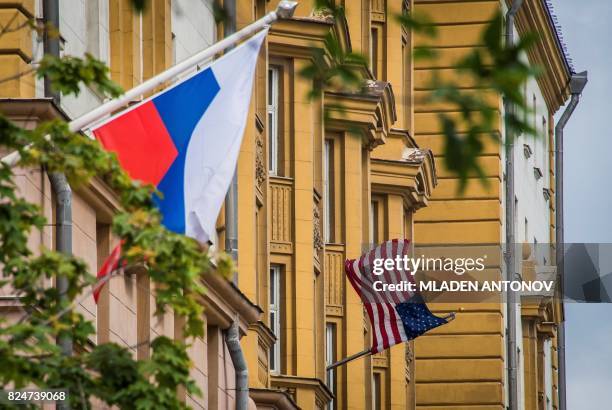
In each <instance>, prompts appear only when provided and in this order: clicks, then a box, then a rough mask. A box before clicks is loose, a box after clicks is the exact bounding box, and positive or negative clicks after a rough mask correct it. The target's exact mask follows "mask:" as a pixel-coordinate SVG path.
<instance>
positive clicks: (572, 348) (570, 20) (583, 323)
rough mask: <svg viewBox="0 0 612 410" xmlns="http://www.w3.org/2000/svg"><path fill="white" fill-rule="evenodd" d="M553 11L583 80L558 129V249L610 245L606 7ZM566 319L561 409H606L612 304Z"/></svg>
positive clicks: (588, 4)
mask: <svg viewBox="0 0 612 410" xmlns="http://www.w3.org/2000/svg"><path fill="white" fill-rule="evenodd" d="M553 4H554V6H555V11H556V14H557V16H558V17H559V22H560V23H561V26H562V32H563V35H564V38H565V42H566V43H567V46H568V50H569V53H570V55H571V57H572V58H573V60H574V65H575V67H576V70H577V71H582V70H588V72H589V83H588V85H587V86H586V88H585V90H584V93H583V98H582V101H581V102H580V104H579V106H578V108H577V109H576V111H575V112H574V115H573V117H572V118H571V119H570V122H569V123H568V125H567V127H566V128H565V155H564V159H565V185H564V186H565V241H566V242H568V243H569V242H589V243H611V242H612V217H610V211H611V210H612V158H610V157H611V156H612V131H611V130H610V124H612V121H611V120H612V101H611V99H612V80H611V78H610V76H611V75H612V70H611V69H610V68H612V24H610V22H612V1H609V0H580V1H576V0H553ZM562 110H563V108H561V110H560V112H561V111H562ZM608 249H610V248H609V247H608ZM607 256H608V257H609V256H610V255H607ZM566 319H567V322H566V328H567V344H566V346H567V347H566V352H567V353H566V354H567V394H568V396H567V399H568V409H570V410H574V409H579V410H591V409H593V410H595V409H596V410H600V409H610V408H612V404H611V403H612V304H575V303H572V304H567V305H566Z"/></svg>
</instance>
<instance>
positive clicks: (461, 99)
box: [428, 14, 539, 192]
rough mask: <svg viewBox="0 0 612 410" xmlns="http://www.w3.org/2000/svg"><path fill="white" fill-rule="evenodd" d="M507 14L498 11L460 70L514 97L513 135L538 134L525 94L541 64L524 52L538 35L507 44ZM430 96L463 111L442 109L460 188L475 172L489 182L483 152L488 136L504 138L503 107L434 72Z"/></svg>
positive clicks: (509, 128)
mask: <svg viewBox="0 0 612 410" xmlns="http://www.w3.org/2000/svg"><path fill="white" fill-rule="evenodd" d="M502 33H503V19H502V16H501V14H496V15H495V16H494V18H493V20H492V21H491V22H490V24H489V25H488V26H487V27H486V29H485V30H484V31H483V33H482V43H483V45H484V47H482V48H474V49H472V50H471V51H470V52H469V53H468V54H467V55H466V56H465V57H464V58H462V59H460V60H459V61H457V62H456V64H455V66H456V67H457V68H456V69H457V71H458V73H460V74H461V75H462V76H464V78H467V79H468V81H470V82H473V83H475V84H478V87H479V88H480V89H482V90H491V91H494V92H496V93H498V94H500V95H503V96H504V98H505V99H506V100H507V101H509V102H511V103H512V105H513V106H514V107H516V109H515V110H508V111H506V112H505V114H504V119H505V123H506V135H507V138H508V139H511V138H513V136H514V135H518V134H521V133H528V134H533V133H535V130H534V129H533V127H532V126H531V125H530V124H529V123H528V122H527V121H526V120H525V118H526V116H525V115H524V113H525V112H527V111H529V107H527V105H526V103H525V100H524V98H523V93H522V91H521V90H522V88H523V85H524V84H525V82H526V81H527V80H528V79H529V78H532V77H534V76H536V75H537V74H538V72H539V70H537V69H535V68H533V67H531V66H529V65H528V64H527V63H526V62H525V61H524V60H523V59H522V54H523V53H525V52H526V51H527V49H528V48H529V47H530V46H531V45H532V44H533V43H534V41H535V37H534V36H533V35H525V36H523V37H521V39H520V40H519V41H518V42H517V44H515V45H507V44H504V43H503V41H502V39H503V35H502ZM430 88H431V89H433V90H434V91H433V92H431V94H430V95H429V98H428V102H433V103H444V104H447V105H449V106H450V107H451V108H450V110H451V111H454V112H457V113H459V118H457V117H453V116H451V115H449V114H448V113H445V112H442V113H439V114H438V116H439V120H440V123H441V125H442V130H443V134H444V138H445V144H444V160H445V166H446V168H447V169H449V170H450V171H453V172H455V173H456V174H457V176H458V177H459V182H460V183H459V190H460V191H461V192H463V191H464V190H465V188H466V185H467V182H468V181H469V179H468V178H469V177H470V176H471V175H476V176H478V177H479V178H480V180H481V181H482V183H483V184H485V185H486V182H487V180H486V179H485V174H484V171H483V170H482V168H481V166H480V164H479V162H478V158H479V156H480V155H481V154H482V152H483V149H484V139H485V138H487V136H488V138H491V139H492V140H493V141H495V142H498V143H499V142H500V136H499V134H498V133H497V132H496V131H495V128H496V124H495V121H496V120H497V119H498V118H499V107H498V106H497V104H495V105H493V104H491V103H490V102H489V101H487V100H486V94H485V93H473V92H465V91H463V90H462V89H461V87H460V85H459V84H457V83H456V82H454V81H448V80H447V81H444V80H441V79H440V78H439V77H437V76H434V77H433V79H432V84H431V87H430Z"/></svg>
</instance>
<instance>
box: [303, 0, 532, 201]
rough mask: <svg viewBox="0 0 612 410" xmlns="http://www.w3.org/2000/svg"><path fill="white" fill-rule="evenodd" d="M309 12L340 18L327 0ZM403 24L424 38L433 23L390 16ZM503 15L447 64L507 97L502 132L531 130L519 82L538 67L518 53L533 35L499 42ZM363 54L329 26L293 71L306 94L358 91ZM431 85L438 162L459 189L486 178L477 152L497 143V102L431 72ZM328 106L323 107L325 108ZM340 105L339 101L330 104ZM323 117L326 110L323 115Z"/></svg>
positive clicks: (422, 49) (430, 52) (428, 54)
mask: <svg viewBox="0 0 612 410" xmlns="http://www.w3.org/2000/svg"><path fill="white" fill-rule="evenodd" d="M315 12H318V13H319V14H323V15H327V16H328V17H329V18H330V19H333V20H337V19H342V18H344V9H343V8H342V6H335V5H334V4H333V2H331V1H330V0H317V1H316V5H315ZM395 17H396V19H397V20H398V21H399V22H400V23H401V24H402V25H403V26H404V27H406V28H407V29H409V30H412V32H414V33H419V34H420V35H422V36H424V37H425V38H430V39H433V38H435V37H436V36H437V34H438V33H437V28H436V26H435V24H433V22H432V21H431V19H430V18H428V16H427V15H426V14H422V13H420V14H415V13H414V12H404V13H402V14H401V15H398V16H395ZM503 27H504V25H503V18H502V16H501V14H496V15H495V16H493V19H492V20H491V22H490V23H489V24H488V25H487V27H486V28H485V30H483V33H482V34H481V36H482V43H483V45H484V46H483V47H480V48H474V49H473V50H471V51H470V52H469V53H468V55H466V56H465V57H463V58H462V59H460V60H459V61H456V62H455V63H454V64H453V67H456V70H457V72H458V73H460V75H462V76H463V77H464V78H466V79H468V81H470V82H473V83H475V84H478V87H479V88H481V89H483V90H487V89H488V90H491V91H495V92H497V93H498V94H501V95H503V96H504V98H506V99H507V101H509V102H511V103H512V104H513V106H514V107H515V110H508V111H507V112H505V117H504V120H505V125H506V129H507V130H508V131H509V132H508V133H507V135H509V136H512V135H518V134H520V133H533V132H534V130H533V129H532V127H531V126H530V124H528V123H527V121H526V120H525V118H526V116H525V115H524V113H525V112H528V111H529V108H528V107H527V106H526V103H525V100H524V98H523V95H522V91H521V90H522V88H523V85H524V84H525V82H526V81H527V80H528V79H529V78H533V77H535V76H536V75H537V74H538V72H539V71H538V70H537V69H535V68H533V67H531V66H529V65H528V64H527V63H526V62H525V60H524V59H523V58H522V56H523V55H524V53H525V52H526V51H527V50H528V49H529V47H530V46H531V45H532V44H533V43H534V41H535V40H536V38H535V36H533V35H524V36H522V37H521V39H520V40H519V41H518V42H517V44H515V45H508V44H504V42H503V35H502V33H503ZM413 57H414V58H415V59H431V60H433V59H436V58H437V57H438V54H437V52H436V49H435V48H433V47H429V46H426V45H424V46H419V47H416V48H415V49H414V52H413ZM364 66H367V59H366V58H365V57H364V56H363V55H361V54H359V53H354V52H352V51H350V50H348V51H347V50H344V49H343V47H342V46H341V44H340V42H339V40H338V38H336V36H335V34H334V33H333V32H330V33H329V34H328V35H327V37H326V39H325V43H324V47H323V48H315V47H313V48H312V51H311V63H310V64H309V65H308V66H306V67H305V68H303V69H302V70H301V71H300V72H299V74H300V75H301V76H302V77H303V78H305V79H308V80H310V81H312V84H313V85H312V90H311V91H310V92H309V97H310V98H311V99H317V98H320V97H321V95H322V94H323V92H324V91H325V90H345V91H352V92H355V91H358V90H359V89H360V87H361V86H362V84H363V81H364V80H366V79H367V77H364V75H363V73H364V72H365V70H363V67H364ZM428 88H429V89H431V90H433V91H432V92H431V93H429V96H428V97H427V98H426V100H424V101H423V102H424V103H437V104H441V105H445V106H447V107H449V108H448V112H454V113H457V114H458V115H450V114H448V113H447V112H441V113H439V114H438V118H439V122H440V126H441V129H442V133H443V138H444V151H443V153H444V164H445V166H446V168H447V169H448V170H450V171H451V172H453V173H455V174H456V175H457V176H458V177H459V187H458V188H459V191H460V193H462V192H463V191H464V190H465V188H466V186H467V184H468V182H469V180H470V179H469V178H470V177H471V176H473V175H476V176H478V177H480V181H481V183H483V184H485V185H486V183H487V180H486V178H485V175H484V171H483V169H482V167H481V165H480V163H479V157H480V155H481V154H482V153H483V150H484V146H485V139H486V138H490V139H491V140H493V141H495V142H497V143H499V142H500V136H499V134H498V133H497V132H495V131H494V129H495V128H496V127H495V122H496V121H497V119H498V118H499V115H500V114H499V107H498V106H497V105H492V104H491V103H490V102H489V101H487V99H486V93H473V92H466V91H464V90H463V89H462V87H461V86H460V84H458V83H457V82H456V81H449V80H442V79H441V78H439V77H438V76H436V75H434V76H433V78H432V80H431V84H430V85H429V87H428ZM328 108H329V107H325V109H326V110H327V109H328ZM333 108H334V109H339V110H342V107H333ZM325 119H327V115H325Z"/></svg>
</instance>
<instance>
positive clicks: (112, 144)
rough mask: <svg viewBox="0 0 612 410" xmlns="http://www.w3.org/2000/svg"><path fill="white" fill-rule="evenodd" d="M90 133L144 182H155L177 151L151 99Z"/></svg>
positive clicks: (129, 172)
mask: <svg viewBox="0 0 612 410" xmlns="http://www.w3.org/2000/svg"><path fill="white" fill-rule="evenodd" d="M93 133H94V135H95V136H96V138H97V139H98V140H100V142H101V143H102V145H103V146H104V148H106V149H107V150H108V151H112V152H115V153H116V154H117V158H118V159H119V163H120V164H121V166H122V167H123V169H124V170H125V171H126V172H127V173H128V174H129V175H130V177H131V178H132V179H135V180H138V181H142V182H144V183H147V184H153V185H155V186H157V184H158V183H159V182H160V181H161V180H162V178H163V177H164V175H165V174H166V172H168V169H169V168H170V166H171V165H172V163H173V162H174V159H175V158H176V157H177V155H178V151H177V150H176V147H175V146H174V142H173V141H172V138H171V137H170V134H168V130H167V129H166V126H165V124H164V122H163V120H162V119H161V117H160V115H159V112H158V111H157V108H156V107H155V104H154V103H153V102H152V101H149V102H146V103H144V104H142V105H140V106H139V107H137V108H134V109H133V110H130V111H127V112H126V113H125V114H123V115H120V116H118V117H117V118H115V119H113V120H111V121H110V122H108V123H106V124H104V125H102V126H101V127H100V128H97V129H95V130H94V131H93Z"/></svg>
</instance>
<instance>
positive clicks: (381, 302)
mask: <svg viewBox="0 0 612 410" xmlns="http://www.w3.org/2000/svg"><path fill="white" fill-rule="evenodd" d="M409 251H410V241H409V240H407V239H393V240H390V241H387V242H384V243H382V244H381V245H379V246H377V247H376V248H374V249H372V250H371V251H369V252H367V253H366V254H364V255H362V256H361V257H360V258H359V259H349V260H347V261H346V262H345V266H344V267H345V272H346V275H347V277H348V279H349V281H350V282H351V285H352V286H353V288H354V289H355V291H356V292H357V294H359V296H360V298H361V300H362V301H363V304H364V307H365V309H366V311H367V313H368V317H369V319H370V323H371V325H372V349H371V352H372V353H373V354H374V353H378V352H380V351H382V350H385V349H388V348H389V347H391V346H393V345H396V344H398V343H402V342H405V341H408V340H412V339H414V338H416V337H418V336H420V335H422V334H423V333H425V332H427V331H428V330H430V329H433V328H435V327H438V326H441V325H443V324H445V323H447V320H446V319H444V318H439V317H437V316H435V315H433V314H432V313H431V312H430V311H429V309H428V308H427V305H426V304H425V303H424V302H423V300H422V298H421V296H420V295H419V294H418V292H412V291H410V290H409V289H405V290H402V291H391V290H389V289H388V288H386V289H385V290H375V285H374V283H375V282H376V281H382V282H384V283H387V284H399V283H402V282H404V283H407V282H410V283H414V277H413V275H412V274H411V273H410V272H409V271H408V270H407V269H403V265H402V264H401V263H399V264H396V263H394V266H393V269H384V267H383V273H382V274H381V275H374V273H373V268H374V260H375V259H379V260H380V259H383V260H385V259H393V260H394V261H395V260H396V258H397V257H399V258H400V259H403V258H404V256H405V255H408V254H409ZM379 288H380V287H379Z"/></svg>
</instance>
